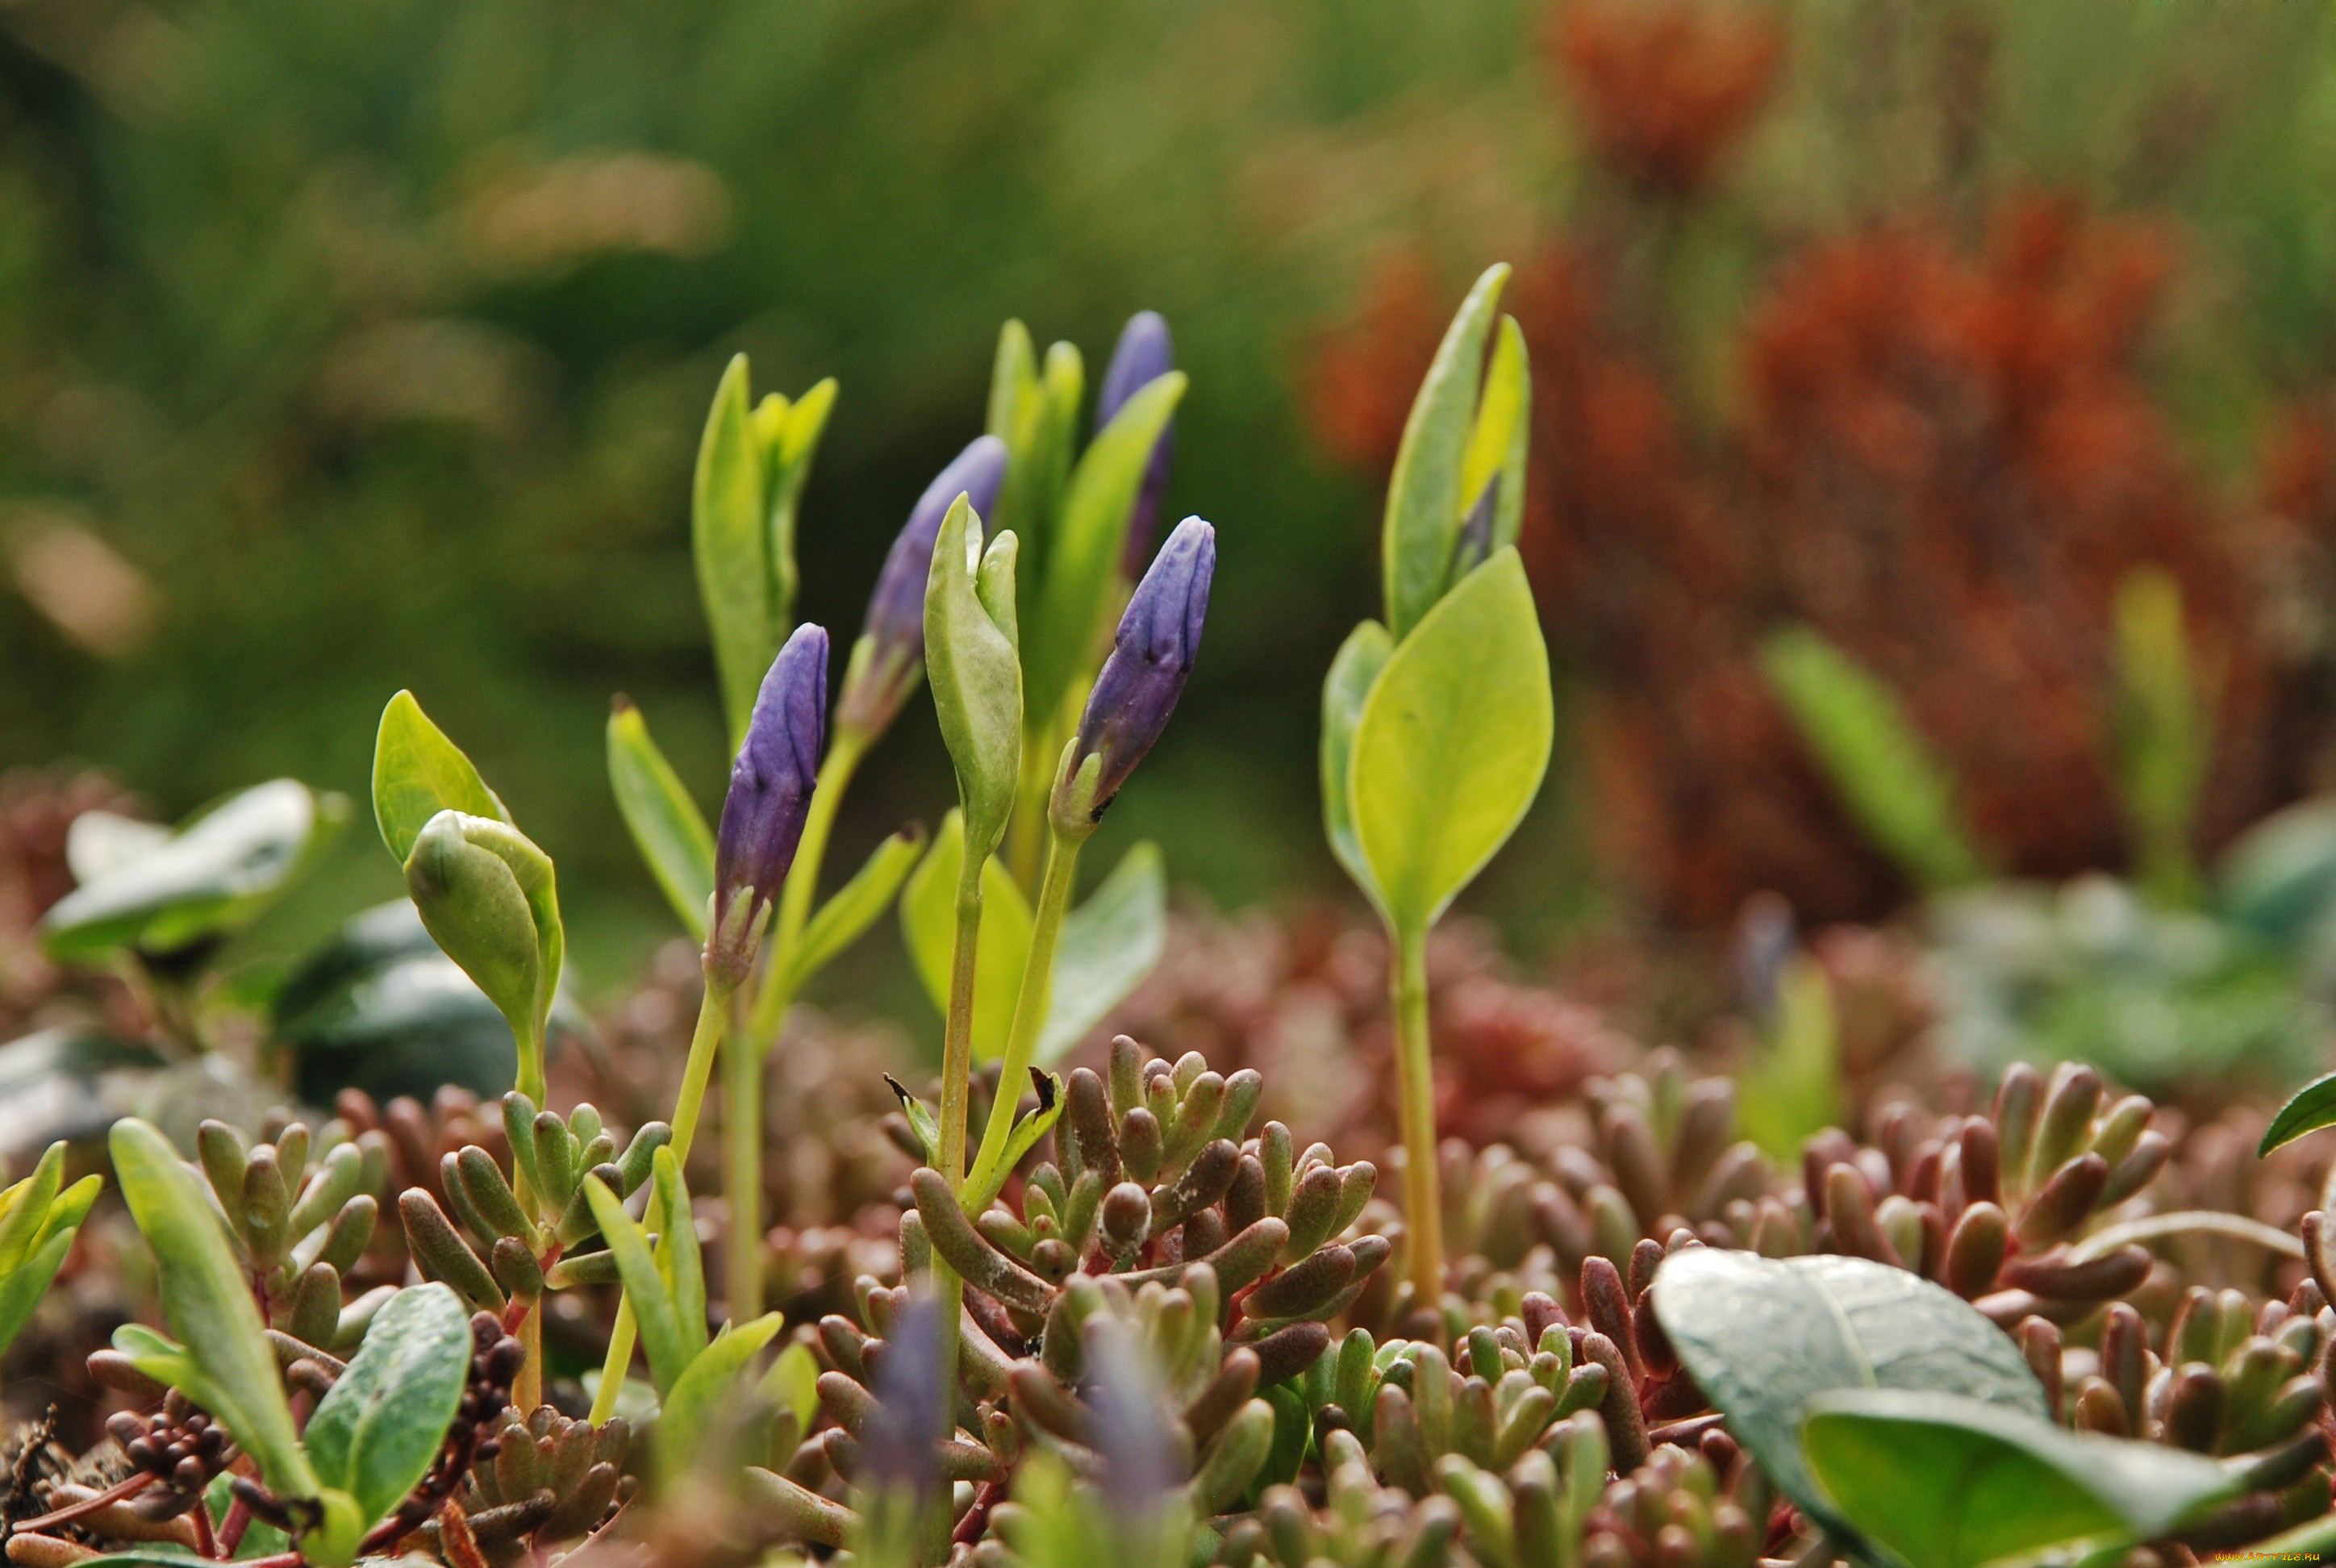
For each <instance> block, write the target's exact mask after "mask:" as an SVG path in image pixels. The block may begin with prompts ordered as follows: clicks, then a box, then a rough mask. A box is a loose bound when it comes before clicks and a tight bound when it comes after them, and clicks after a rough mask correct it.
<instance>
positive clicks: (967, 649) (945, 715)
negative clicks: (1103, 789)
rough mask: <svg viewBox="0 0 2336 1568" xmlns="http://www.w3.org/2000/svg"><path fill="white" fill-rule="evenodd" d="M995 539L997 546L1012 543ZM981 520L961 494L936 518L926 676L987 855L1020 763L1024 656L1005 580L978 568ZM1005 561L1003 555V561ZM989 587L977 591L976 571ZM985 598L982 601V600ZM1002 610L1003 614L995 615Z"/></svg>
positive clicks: (972, 836) (971, 822)
mask: <svg viewBox="0 0 2336 1568" xmlns="http://www.w3.org/2000/svg"><path fill="white" fill-rule="evenodd" d="M1012 538H1013V535H1011V534H1004V535H1001V536H1000V539H999V541H998V545H1003V546H1004V547H1005V548H1006V549H1007V550H1011V548H1012V547H1011V546H1010V545H1007V544H1006V543H1005V541H1009V540H1011V539H1012ZM998 545H994V546H993V547H992V550H991V551H990V552H988V553H987V554H985V552H983V550H982V549H981V520H980V519H979V518H978V517H976V516H975V515H974V512H973V509H972V507H970V506H969V505H968V504H967V502H966V498H965V497H964V496H962V495H960V496H959V497H958V498H957V500H956V502H954V503H953V504H952V505H951V506H950V507H949V514H948V515H947V516H946V517H945V518H943V519H942V521H941V528H940V535H939V539H938V540H937V541H936V542H935V544H934V546H933V563H932V572H931V575H930V579H928V582H927V586H926V590H925V676H926V679H927V681H928V683H929V684H930V686H931V687H932V692H933V713H934V716H936V717H937V718H938V719H939V721H940V728H941V739H942V741H943V743H944V744H946V745H948V747H949V762H950V764H951V765H953V766H954V767H955V769H956V771H957V787H958V799H959V803H960V804H962V805H963V807H964V808H965V814H966V823H967V836H968V839H969V840H970V841H971V842H973V843H974V845H975V846H976V847H977V848H978V851H979V852H980V853H981V854H982V855H984V856H987V855H988V854H989V853H990V852H992V851H993V850H995V849H996V848H997V847H998V840H999V839H1001V838H1003V837H1004V836H1005V833H1006V823H1007V817H1008V816H1009V815H1010V814H1011V813H1012V812H1013V809H1014V789H1015V785H1016V784H1017V782H1019V779H1020V775H1021V769H1022V660H1021V656H1020V654H1019V653H1018V651H1017V648H1016V647H1015V640H1014V629H1013V628H1014V616H1013V612H1012V606H1013V599H1014V595H1013V589H1012V579H1011V577H1010V576H1007V577H1006V578H1004V579H1003V580H1002V581H1001V580H999V579H998V574H997V573H996V572H994V571H985V570H983V565H984V563H985V562H987V561H994V560H998V559H1000V558H999V557H998V554H997V550H998ZM1006 559H1007V560H1009V561H1010V556H1009V557H1007V558H1006ZM978 572H979V573H981V575H982V577H983V578H984V579H985V580H984V582H983V585H982V586H983V587H984V588H985V589H988V592H987V593H986V594H985V593H980V592H977V591H976V574H977V573H978ZM985 600H987V602H985ZM999 609H1003V610H1004V611H1005V613H1004V614H1003V615H1002V616H1001V615H999V614H998V610H999Z"/></svg>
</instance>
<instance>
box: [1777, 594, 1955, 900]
mask: <svg viewBox="0 0 2336 1568" xmlns="http://www.w3.org/2000/svg"><path fill="white" fill-rule="evenodd" d="M1760 665H1761V668H1762V669H1763V670H1765V671H1766V672H1767V677H1768V684H1769V685H1770V686H1771V687H1774V688H1775V689H1776V695H1777V696H1778V697H1779V698H1781V699H1782V700H1783V702H1784V705H1785V710H1786V712H1787V713H1788V714H1790V715H1791V716H1792V719H1793V723H1794V725H1795V726H1796V727H1797V728H1798V729H1799V730H1800V732H1801V738H1802V739H1803V740H1805V741H1806V742H1807V743H1808V747H1809V750H1810V751H1812V752H1813V753H1815V755H1816V759H1817V762H1818V764H1819V765H1821V766H1822V767H1823V768H1824V769H1825V776H1826V778H1828V779H1829V780H1831V781H1832V783H1833V786H1834V788H1835V790H1836V791H1838V792H1839V793H1840V794H1841V797H1842V803H1843V804H1844V805H1845V806H1846V807H1848V809H1849V813H1850V815H1851V816H1852V817H1854V818H1855V819H1856V821H1857V823H1858V825H1859V826H1860V827H1861V828H1863V829H1864V831H1865V833H1866V836H1867V837H1869V838H1871V839H1872V840H1873V841H1874V844H1875V845H1876V847H1878V848H1879V849H1880V850H1881V851H1882V852H1883V853H1884V854H1886V855H1888V856H1889V857H1890V858H1891V859H1892V860H1893V861H1894V862H1897V864H1898V867H1899V869H1900V870H1901V871H1903V872H1905V873H1906V875H1907V876H1908V877H1910V878H1912V879H1913V881H1914V882H1915V884H1916V885H1917V886H1919V887H1920V888H1922V891H1925V892H1941V891H1946V890H1947V889H1950V888H1956V887H1961V886H1962V885H1964V884H1965V883H1969V882H1974V881H1980V880H1981V879H1982V878H1984V877H1985V876H1986V875H1987V866H1986V863H1985V862H1984V861H1983V860H1982V859H1981V856H1980V853H1979V852H1978V851H1977V850H1976V849H1974V848H1972V844H1973V842H1974V841H1973V840H1972V838H1971V833H1970V832H1969V830H1968V829H1967V828H1966V826H1965V825H1964V823H1963V821H1962V817H1961V813H1960V812H1959V811H1958V810H1957V809H1956V806H1955V792H1954V785H1953V784H1952V781H1951V780H1950V779H1949V778H1948V775H1947V773H1946V770H1945V769H1944V768H1943V767H1942V766H1941V765H1940V764H1939V762H1938V760H1937V759H1936V758H1935V757H1933V756H1932V755H1931V751H1930V748H1929V746H1927V745H1925V744H1924V743H1923V741H1922V735H1920V734H1919V733H1918V732H1917V731H1916V730H1915V728H1914V725H1913V720H1912V719H1910V718H1909V717H1908V716H1907V715H1906V711H1905V709H1904V708H1903V706H1901V705H1900V704H1899V701H1898V697H1897V694H1896V693H1894V692H1893V691H1892V690H1891V689H1890V688H1889V687H1887V686H1885V685H1884V684H1883V682H1882V681H1881V680H1880V679H1879V678H1877V677H1875V676H1874V675H1873V674H1872V673H1871V672H1869V671H1868V670H1866V669H1864V667H1861V666H1860V665H1859V664H1858V663H1857V662H1856V661H1855V660H1854V659H1852V658H1851V657H1849V656H1848V655H1847V654H1845V653H1844V652H1842V650H1841V649H1839V648H1835V646H1834V645H1833V644H1832V643H1830V642H1828V641H1826V640H1825V638H1823V637H1822V636H1820V635H1819V634H1818V633H1816V632H1815V631H1814V630H1812V629H1810V628H1807V627H1805V626H1796V627H1791V628H1787V629H1786V630H1784V631H1780V632H1777V633H1776V634H1775V635H1774V636H1772V637H1771V638H1768V640H1767V642H1766V643H1764V644H1762V645H1761V648H1760Z"/></svg>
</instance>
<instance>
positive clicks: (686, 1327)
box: [648, 1144, 706, 1394]
mask: <svg viewBox="0 0 2336 1568" xmlns="http://www.w3.org/2000/svg"><path fill="white" fill-rule="evenodd" d="M650 1170H651V1172H652V1174H651V1176H650V1182H649V1203H648V1218H649V1220H650V1222H651V1223H653V1224H655V1225H656V1226H657V1273H658V1275H659V1276H660V1277H661V1278H662V1279H663V1280H664V1281H665V1288H666V1290H667V1292H668V1293H669V1294H670V1295H671V1296H672V1298H673V1310H674V1317H675V1320H676V1323H677V1324H678V1325H679V1327H680V1329H681V1342H682V1344H683V1346H684V1347H685V1348H686V1349H687V1350H688V1352H689V1353H690V1354H691V1355H692V1356H695V1355H696V1354H697V1353H698V1352H699V1351H700V1350H703V1349H706V1261H705V1259H704V1257H703V1256H702V1255H701V1254H700V1252H699V1251H698V1246H697V1221H696V1216H695V1215H694V1214H693V1213H692V1212H691V1210H690V1206H689V1188H688V1185H687V1184H686V1183H684V1182H683V1181H682V1179H681V1161H680V1160H679V1159H678V1158H677V1157H676V1155H675V1154H674V1152H673V1146H672V1145H671V1144H660V1145H659V1146H658V1148H657V1152H656V1154H655V1155H654V1156H652V1159H651V1163H650ZM657 1392H658V1393H660V1394H663V1393H665V1392H667V1390H665V1389H663V1388H659V1389H658V1390H657Z"/></svg>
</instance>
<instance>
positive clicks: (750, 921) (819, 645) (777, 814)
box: [706, 626, 827, 985]
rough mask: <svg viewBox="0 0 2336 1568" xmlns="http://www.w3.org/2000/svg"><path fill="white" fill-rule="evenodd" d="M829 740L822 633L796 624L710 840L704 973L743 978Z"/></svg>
mask: <svg viewBox="0 0 2336 1568" xmlns="http://www.w3.org/2000/svg"><path fill="white" fill-rule="evenodd" d="M826 738H827V631H826V628H823V627H816V626H800V627H797V628H795V631H794V635H793V637H790V638H787V643H786V646H785V647H784V648H781V649H779V657H776V658H774V659H773V660H772V661H771V668H770V672H769V673H768V674H767V675H765V676H764V677H763V687H762V691H761V692H760V693H759V694H758V695H757V696H755V698H754V716H753V718H752V719H750V720H749V721H748V722H747V726H746V740H745V745H741V746H740V747H739V748H738V760H737V762H736V764H735V765H733V766H732V768H731V770H730V791H729V794H726V795H725V796H724V797H723V800H722V826H721V830H720V832H719V833H716V835H715V844H714V920H713V923H712V925H711V927H710V928H709V934H708V936H707V938H706V967H707V969H708V970H709V971H710V972H712V973H714V974H715V975H717V976H718V977H719V978H721V979H726V980H727V981H729V982H730V983H731V984H733V985H735V984H737V983H739V982H740V981H743V980H744V979H745V978H746V971H747V969H749V968H750V967H751V966H752V965H753V963H754V948H755V946H756V944H757V943H758V942H759V941H760V940H761V939H762V926H763V921H764V918H765V917H766V916H767V914H768V912H769V911H770V907H771V902H772V901H773V900H774V899H775V898H776V897H777V896H778V892H779V888H780V885H781V884H782V883H784V881H786V879H787V870H788V868H789V867H791V866H793V864H794V859H795V845H796V844H797V843H798V842H800V841H801V840H802V838H803V816H804V813H807V812H808V811H809V810H810V808H811V795H812V790H813V787H814V786H815V785H816V784H817V783H818V782H819V757H820V752H821V750H822V747H823V746H824V745H825V744H826Z"/></svg>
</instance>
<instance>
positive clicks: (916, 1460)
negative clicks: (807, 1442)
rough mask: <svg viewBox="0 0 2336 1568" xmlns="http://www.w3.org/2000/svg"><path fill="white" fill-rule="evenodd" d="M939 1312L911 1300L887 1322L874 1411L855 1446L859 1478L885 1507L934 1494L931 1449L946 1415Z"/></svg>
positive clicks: (919, 1296)
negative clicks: (889, 1324)
mask: <svg viewBox="0 0 2336 1568" xmlns="http://www.w3.org/2000/svg"><path fill="white" fill-rule="evenodd" d="M940 1326H941V1323H940V1309H939V1305H938V1304H937V1303H936V1302H935V1301H934V1300H933V1298H932V1296H931V1295H930V1293H928V1292H925V1291H922V1290H920V1291H918V1292H917V1293H915V1294H914V1295H911V1296H910V1298H909V1300H908V1301H907V1303H906V1304H905V1305H903V1306H902V1307H901V1308H900V1312H899V1314H898V1315H897V1316H895V1317H894V1318H893V1320H892V1331H891V1333H890V1334H888V1335H886V1336H885V1339H884V1351H883V1355H882V1357H881V1359H879V1360H878V1361H877V1363H876V1369H875V1372H874V1374H873V1380H872V1384H871V1388H870V1389H869V1391H870V1392H871V1393H872V1394H874V1395H875V1396H876V1409H875V1411H874V1412H873V1414H871V1416H870V1417H869V1420H868V1426H867V1428H866V1430H865V1431H864V1432H863V1433H862V1434H861V1443H862V1447H861V1461H860V1468H861V1480H862V1481H863V1482H864V1483H865V1484H866V1485H868V1486H869V1487H870V1489H871V1490H872V1491H875V1492H878V1493H880V1494H886V1493H889V1494H890V1496H889V1497H887V1498H886V1499H885V1501H887V1502H888V1503H906V1504H908V1505H910V1506H911V1507H920V1506H921V1505H924V1504H925V1503H927V1502H929V1501H930V1500H931V1499H932V1498H934V1497H935V1496H937V1495H939V1492H940V1486H941V1473H940V1455H939V1449H938V1448H937V1446H936V1445H937V1444H938V1443H939V1441H940V1439H941V1437H942V1436H943V1435H944V1431H945V1427H946V1424H947V1423H948V1422H949V1416H950V1412H949V1407H948V1403H947V1401H946V1400H944V1399H943V1398H942V1388H941V1336H940Z"/></svg>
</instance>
